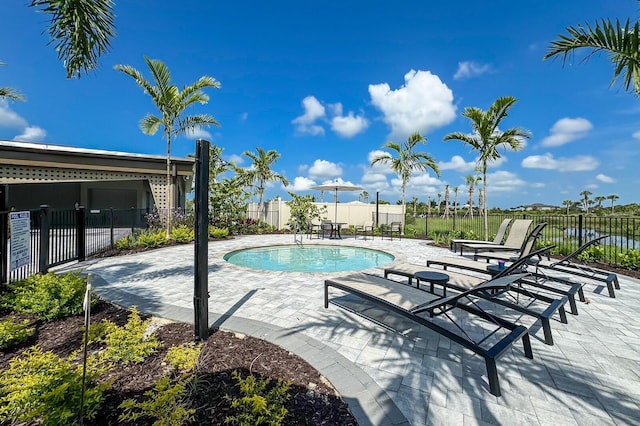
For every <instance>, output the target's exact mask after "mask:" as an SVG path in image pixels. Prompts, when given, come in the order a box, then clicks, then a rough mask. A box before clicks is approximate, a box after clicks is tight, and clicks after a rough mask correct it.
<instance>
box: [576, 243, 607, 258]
mask: <svg viewBox="0 0 640 426" xmlns="http://www.w3.org/2000/svg"><path fill="white" fill-rule="evenodd" d="M578 259H580V260H582V261H583V262H596V261H598V260H602V259H604V246H598V245H596V246H591V247H589V248H588V249H586V250H585V251H583V252H582V253H580V254H579V255H578Z"/></svg>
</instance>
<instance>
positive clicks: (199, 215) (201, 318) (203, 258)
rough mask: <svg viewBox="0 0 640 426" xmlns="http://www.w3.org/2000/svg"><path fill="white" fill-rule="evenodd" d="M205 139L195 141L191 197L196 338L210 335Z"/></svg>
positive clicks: (207, 188)
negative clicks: (193, 234)
mask: <svg viewBox="0 0 640 426" xmlns="http://www.w3.org/2000/svg"><path fill="white" fill-rule="evenodd" d="M210 149H211V145H210V143H209V142H208V141H205V140H203V139H198V140H197V141H196V170H195V197H194V200H193V201H194V215H195V218H194V219H195V223H194V225H195V226H194V231H195V244H194V249H195V251H194V258H195V262H194V268H193V269H194V274H193V275H194V283H193V316H194V318H193V319H194V321H193V322H194V337H195V341H196V342H198V341H202V340H207V338H208V337H209V275H208V271H207V268H208V261H207V259H208V258H207V256H208V252H209V251H208V245H209V235H208V223H209V220H208V216H209V208H208V205H209V203H208V201H209V199H208V196H209V194H208V191H209V150H210Z"/></svg>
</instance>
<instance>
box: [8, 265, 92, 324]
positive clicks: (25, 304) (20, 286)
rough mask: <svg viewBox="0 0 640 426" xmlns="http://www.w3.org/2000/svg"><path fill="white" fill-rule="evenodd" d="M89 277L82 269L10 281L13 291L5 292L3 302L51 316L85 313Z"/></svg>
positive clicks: (39, 315)
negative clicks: (84, 301) (87, 277)
mask: <svg viewBox="0 0 640 426" xmlns="http://www.w3.org/2000/svg"><path fill="white" fill-rule="evenodd" d="M85 290H86V278H85V277H82V276H80V272H71V273H67V274H63V275H56V274H54V273H53V272H50V273H48V274H45V275H42V274H36V275H32V276H30V277H29V278H26V279H24V280H22V281H16V282H13V283H10V284H9V292H8V293H7V294H6V295H3V296H2V304H3V306H6V307H9V308H10V309H12V310H14V311H16V312H21V313H29V314H34V315H35V316H37V317H38V318H40V319H46V320H51V319H55V318H64V317H68V316H72V315H79V314H81V313H82V311H83V309H82V302H83V300H84V293H85Z"/></svg>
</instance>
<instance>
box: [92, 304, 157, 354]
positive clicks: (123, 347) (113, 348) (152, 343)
mask: <svg viewBox="0 0 640 426" xmlns="http://www.w3.org/2000/svg"><path fill="white" fill-rule="evenodd" d="M150 322H151V320H146V321H142V319H141V318H140V314H139V312H138V309H136V307H135V306H134V307H132V308H131V313H130V314H129V320H128V321H127V323H126V324H125V325H124V326H122V327H119V326H118V325H116V324H114V323H112V322H111V321H109V320H103V321H102V323H101V324H100V327H102V330H101V331H100V332H96V333H91V338H92V340H95V341H98V342H103V343H105V344H106V349H105V350H104V351H103V352H102V353H101V356H102V357H103V358H104V359H105V360H108V361H113V362H122V363H124V364H130V363H140V362H143V361H144V360H145V358H147V357H148V356H149V355H151V354H152V353H154V352H155V351H156V350H157V349H158V346H160V343H159V342H158V339H157V338H156V335H155V334H151V335H150V336H146V335H145V332H146V331H147V328H148V327H149V323H150Z"/></svg>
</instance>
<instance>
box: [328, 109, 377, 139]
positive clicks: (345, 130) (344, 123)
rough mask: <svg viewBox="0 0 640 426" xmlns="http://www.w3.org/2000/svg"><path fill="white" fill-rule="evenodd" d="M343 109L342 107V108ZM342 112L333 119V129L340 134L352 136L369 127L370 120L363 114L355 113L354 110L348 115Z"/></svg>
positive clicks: (344, 136) (345, 136)
mask: <svg viewBox="0 0 640 426" xmlns="http://www.w3.org/2000/svg"><path fill="white" fill-rule="evenodd" d="M340 109H341V110H342V108H340ZM341 114H342V111H340V114H338V115H336V116H335V117H333V118H332V119H331V130H333V131H334V132H336V133H337V134H338V136H341V137H343V138H350V137H353V136H355V135H357V134H358V133H360V132H362V131H364V130H365V129H366V128H367V127H369V121H368V120H367V119H366V118H364V116H362V115H358V116H356V115H354V114H353V111H349V114H348V115H346V116H343V115H341Z"/></svg>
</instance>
